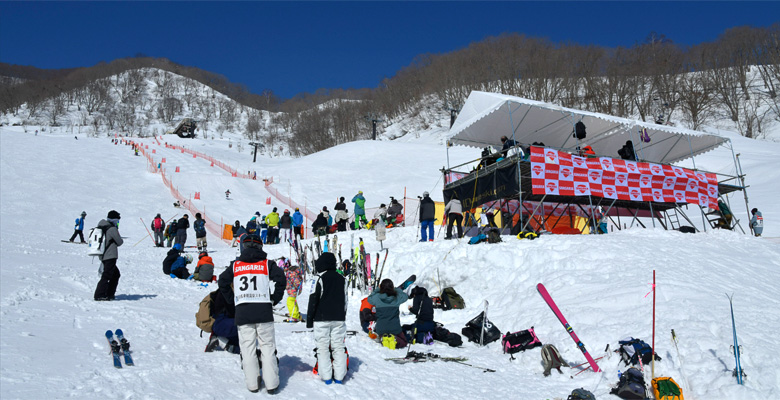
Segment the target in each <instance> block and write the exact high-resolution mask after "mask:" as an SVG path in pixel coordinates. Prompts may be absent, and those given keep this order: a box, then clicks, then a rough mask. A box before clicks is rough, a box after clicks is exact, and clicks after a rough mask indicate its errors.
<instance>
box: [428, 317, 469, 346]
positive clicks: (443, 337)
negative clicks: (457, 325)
mask: <svg viewBox="0 0 780 400" xmlns="http://www.w3.org/2000/svg"><path fill="white" fill-rule="evenodd" d="M433 340H438V341H440V342H445V343H447V344H448V345H450V347H458V346H460V345H462V344H463V339H461V337H460V335H458V334H457V333H453V332H450V331H449V330H447V329H446V328H444V325H442V324H440V323H438V322H437V323H436V329H434V331H433Z"/></svg>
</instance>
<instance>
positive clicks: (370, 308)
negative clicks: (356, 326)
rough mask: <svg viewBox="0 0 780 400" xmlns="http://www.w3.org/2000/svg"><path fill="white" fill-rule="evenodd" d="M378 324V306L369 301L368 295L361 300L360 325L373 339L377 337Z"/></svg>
mask: <svg viewBox="0 0 780 400" xmlns="http://www.w3.org/2000/svg"><path fill="white" fill-rule="evenodd" d="M375 325H376V307H374V305H373V304H371V303H369V302H368V297H366V298H364V299H363V300H362V301H361V302H360V327H361V328H363V332H365V333H367V334H368V337H370V338H371V339H376V337H377V336H376V333H374V328H375Z"/></svg>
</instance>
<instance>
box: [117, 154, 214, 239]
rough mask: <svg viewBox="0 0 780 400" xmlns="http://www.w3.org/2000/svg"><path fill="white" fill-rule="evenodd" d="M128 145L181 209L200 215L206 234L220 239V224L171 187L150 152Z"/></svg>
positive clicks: (171, 184) (163, 171)
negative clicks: (203, 221) (139, 154)
mask: <svg viewBox="0 0 780 400" xmlns="http://www.w3.org/2000/svg"><path fill="white" fill-rule="evenodd" d="M129 143H130V144H132V145H133V147H135V148H136V149H138V152H139V153H141V154H143V155H144V157H146V160H147V161H148V164H147V165H148V167H147V170H149V172H152V173H155V174H156V173H159V174H160V176H161V177H162V180H163V184H165V186H167V187H168V189H170V191H171V195H173V197H174V198H175V199H176V200H177V201H178V202H179V204H181V207H183V208H186V209H187V210H189V211H190V212H191V213H192V214H193V215H194V214H197V213H200V215H201V218H203V219H204V220H205V221H206V225H205V227H206V230H207V231H208V232H210V233H211V234H212V235H216V236H217V237H220V238H221V237H222V224H218V223H216V222H214V221H212V220H211V218H209V217H208V216H207V215H206V212H205V211H200V210H199V209H198V208H197V207H195V206H194V205H193V204H192V202H191V201H188V199H186V198H185V197H184V196H182V195H181V193H179V190H178V189H177V188H175V187H174V186H173V183H172V182H171V180H170V179H168V177H167V176H165V170H164V169H161V168H158V167H157V164H155V162H154V159H152V156H151V154H150V152H147V151H146V149H145V148H144V146H136V145H135V143H134V142H133V141H130V142H129ZM223 240H224V239H223Z"/></svg>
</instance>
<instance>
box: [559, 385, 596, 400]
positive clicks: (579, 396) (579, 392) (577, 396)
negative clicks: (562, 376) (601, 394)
mask: <svg viewBox="0 0 780 400" xmlns="http://www.w3.org/2000/svg"><path fill="white" fill-rule="evenodd" d="M566 400H596V396H594V395H593V393H591V392H589V391H587V390H585V389H583V388H579V389H574V390H572V391H571V394H570V395H569V397H567V398H566Z"/></svg>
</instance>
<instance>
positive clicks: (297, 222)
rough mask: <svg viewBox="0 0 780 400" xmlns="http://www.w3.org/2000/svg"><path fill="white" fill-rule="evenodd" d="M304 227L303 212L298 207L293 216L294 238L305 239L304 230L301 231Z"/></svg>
mask: <svg viewBox="0 0 780 400" xmlns="http://www.w3.org/2000/svg"><path fill="white" fill-rule="evenodd" d="M302 226H303V214H301V210H299V209H298V207H295V212H294V213H293V216H292V229H293V237H297V238H298V239H301V238H302V237H303V230H302V229H301V227H302Z"/></svg>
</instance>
